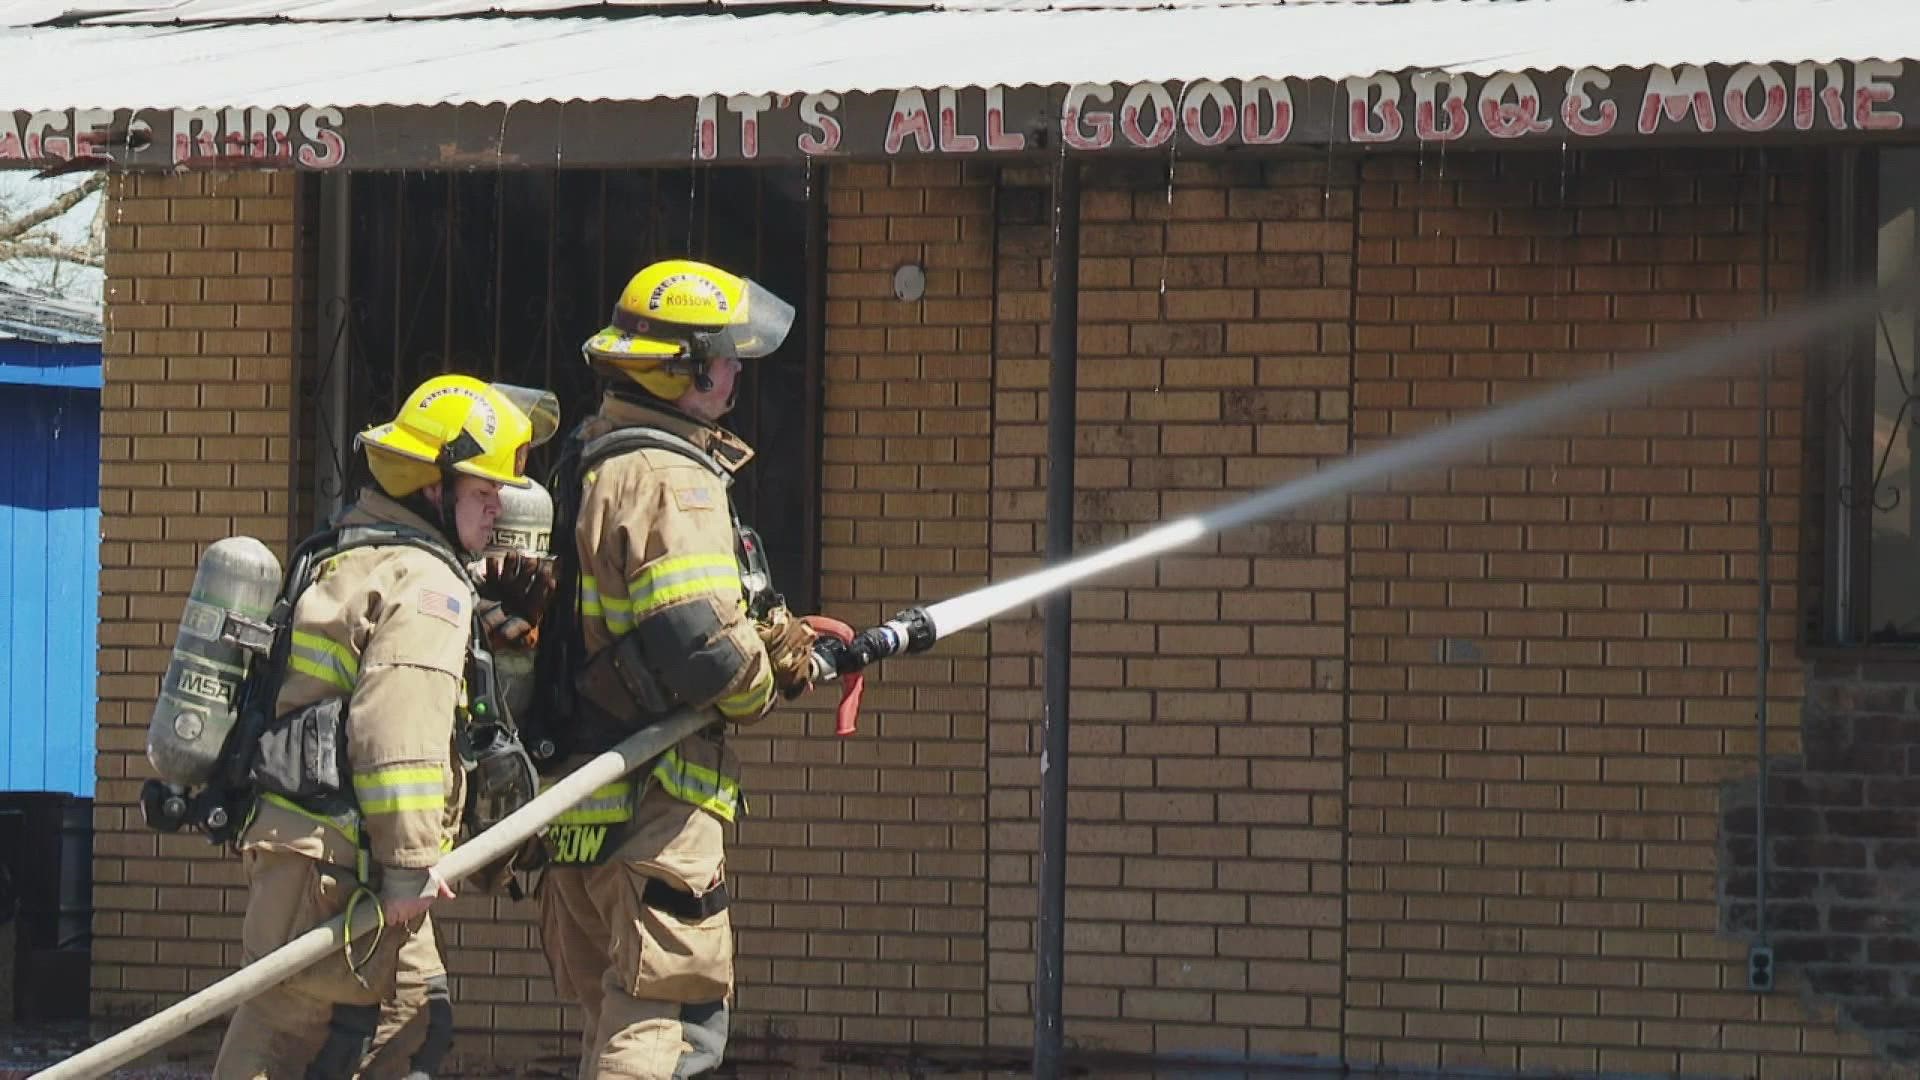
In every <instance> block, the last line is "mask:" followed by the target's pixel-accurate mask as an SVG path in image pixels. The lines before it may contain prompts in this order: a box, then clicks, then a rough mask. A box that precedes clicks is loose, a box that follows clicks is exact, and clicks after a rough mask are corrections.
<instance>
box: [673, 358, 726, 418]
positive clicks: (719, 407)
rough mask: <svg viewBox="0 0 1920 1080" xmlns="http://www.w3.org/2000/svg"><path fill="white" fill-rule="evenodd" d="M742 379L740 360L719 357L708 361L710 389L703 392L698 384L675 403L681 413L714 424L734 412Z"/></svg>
mask: <svg viewBox="0 0 1920 1080" xmlns="http://www.w3.org/2000/svg"><path fill="white" fill-rule="evenodd" d="M739 377H740V359H739V358H738V357H734V356H717V357H714V358H713V359H712V360H709V361H707V378H708V379H710V380H712V382H713V386H712V387H711V388H710V389H707V390H702V389H700V387H699V386H698V385H697V384H696V385H695V386H693V387H692V388H691V389H689V390H688V391H687V392H686V393H684V394H681V395H680V400H679V401H677V402H675V404H677V405H678V406H680V411H681V412H684V413H686V414H687V415H688V416H692V417H695V418H697V419H700V420H706V421H708V422H712V421H715V420H718V419H720V418H721V417H723V416H725V415H727V414H728V413H730V412H732V411H733V393H734V389H735V384H736V383H737V381H738V380H739Z"/></svg>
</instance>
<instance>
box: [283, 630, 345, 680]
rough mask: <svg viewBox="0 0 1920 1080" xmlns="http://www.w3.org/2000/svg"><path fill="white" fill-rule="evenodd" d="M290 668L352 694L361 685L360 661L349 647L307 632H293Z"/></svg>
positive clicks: (289, 659) (288, 662)
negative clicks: (357, 685)
mask: <svg viewBox="0 0 1920 1080" xmlns="http://www.w3.org/2000/svg"><path fill="white" fill-rule="evenodd" d="M287 666H288V667H290V668H292V669H293V670H295V671H297V672H299V673H300V674H302V675H307V676H310V677H312V678H315V679H319V680H320V681H321V682H323V683H326V684H327V685H329V686H332V687H334V688H336V689H338V690H341V691H343V692H345V693H349V694H351V693H353V687H354V684H355V683H358V682H359V681H360V661H359V660H357V659H355V658H354V655H353V653H352V652H351V651H349V650H348V649H347V648H346V646H344V645H341V644H339V643H338V642H334V641H329V640H327V639H326V638H324V637H321V636H320V635H319V634H314V633H309V632H307V631H305V630H295V631H294V632H293V647H292V648H291V649H290V650H289V651H288V653H287Z"/></svg>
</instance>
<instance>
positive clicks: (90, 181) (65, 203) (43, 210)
mask: <svg viewBox="0 0 1920 1080" xmlns="http://www.w3.org/2000/svg"><path fill="white" fill-rule="evenodd" d="M9 179H10V180H11V181H12V182H9V183H6V184H4V185H0V280H4V281H8V282H10V283H12V284H15V285H23V286H28V287H32V288H38V289H42V290H45V291H46V292H48V293H52V294H54V295H57V296H63V297H67V298H70V299H98V297H99V293H100V282H101V278H102V274H101V269H102V268H103V267H104V266H105V264H106V221H107V219H106V207H107V198H106V195H105V194H104V192H105V189H106V183H107V177H106V174H105V173H104V172H94V173H91V174H89V175H88V176H86V178H85V179H83V180H81V181H80V183H78V184H72V185H71V186H69V185H68V184H63V183H61V182H60V181H59V180H58V179H48V180H39V179H31V178H28V177H26V176H18V175H17V174H16V177H14V178H9ZM89 200H91V202H92V206H91V215H90V218H89V219H87V220H85V221H81V220H79V219H78V215H77V214H76V210H77V208H79V207H81V206H83V205H84V204H87V203H88V202H89Z"/></svg>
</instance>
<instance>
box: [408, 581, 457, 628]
mask: <svg viewBox="0 0 1920 1080" xmlns="http://www.w3.org/2000/svg"><path fill="white" fill-rule="evenodd" d="M419 607H420V614H422V615H431V616H433V617H434V618H436V619H439V620H440V621H441V622H444V623H450V624H452V625H454V626H460V625H462V624H463V623H464V621H465V620H464V619H462V618H461V616H460V601H459V599H458V598H456V597H452V596H448V595H447V594H446V593H443V592H435V591H434V590H432V589H422V590H420V605H419Z"/></svg>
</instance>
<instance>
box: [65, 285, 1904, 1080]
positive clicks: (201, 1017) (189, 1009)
mask: <svg viewBox="0 0 1920 1080" xmlns="http://www.w3.org/2000/svg"><path fill="white" fill-rule="evenodd" d="M1915 281H1916V270H1915V268H1914V267H1911V266H1910V267H1908V268H1907V269H1906V270H1905V271H1904V272H1902V273H1901V274H1900V275H1898V276H1897V277H1896V278H1894V279H1893V281H1892V282H1891V283H1889V284H1887V285H1885V286H1882V287H1879V288H1874V289H1867V290H1859V291H1857V292H1854V293H1850V294H1846V295H1843V296H1840V297H1837V298H1833V299H1829V300H1827V301H1825V302H1823V303H1820V304H1816V305H1811V306H1806V307H1802V308H1800V309H1798V310H1795V311H1790V312H1786V313H1783V314H1779V315H1776V316H1773V317H1771V318H1768V319H1764V320H1760V321H1757V322H1755V323H1753V324H1751V325H1749V326H1748V327H1746V328H1745V329H1742V330H1740V331H1738V332H1736V333H1733V334H1729V335H1727V336H1724V337H1720V338H1713V339H1709V340H1705V341H1699V342H1695V343H1693V344H1691V345H1688V346H1686V347H1684V348H1681V349H1678V350H1675V351H1673V352H1669V353H1666V354H1663V355H1660V356H1657V357H1655V358H1654V359H1652V360H1648V361H1644V362H1642V363H1639V364H1636V365H1633V366H1631V367H1625V368H1620V369H1617V370H1614V371H1610V372H1606V373H1603V374H1599V375H1593V376H1589V377H1587V378H1584V379H1580V380H1577V381H1574V382H1571V383H1568V384H1566V385H1564V386H1562V387H1560V388H1559V389H1556V390H1553V391H1550V392H1548V393H1544V394H1541V395H1539V396H1537V397H1533V398H1529V399H1526V400H1524V401H1519V402H1515V403H1512V404H1508V405H1502V406H1497V407H1494V408H1491V409H1486V410H1483V411H1481V412H1479V413H1476V414H1474V415H1473V416H1471V417H1468V418H1466V419H1464V420H1461V421H1458V422H1456V423H1453V424H1451V425H1445V426H1441V427H1437V428H1434V429H1432V430H1430V431H1427V432H1424V433H1422V434H1420V435H1417V436H1414V437H1411V438H1408V439H1404V440H1400V441H1396V442H1393V443H1390V444H1388V445H1385V446H1381V447H1379V448H1377V449H1373V450H1369V451H1367V452H1365V453H1362V454H1359V455H1356V456H1353V457H1348V458H1345V459H1343V460H1342V461H1340V462H1338V463H1337V464H1334V465H1331V466H1329V467H1327V468H1325V469H1321V470H1319V471H1317V472H1314V473H1311V474H1309V475H1306V476H1302V477H1298V478H1296V479H1293V480H1289V481H1286V482H1284V483H1281V484H1277V485H1275V486H1273V487H1270V488H1266V489H1264V490H1261V491H1258V492H1255V493H1254V494H1252V495H1249V496H1246V497H1244V498H1241V499H1238V500H1235V501H1231V502H1227V503H1224V504H1222V505H1220V506H1217V507H1215V508H1213V509H1210V510H1207V511H1204V512H1202V513H1198V514H1192V515H1188V516H1186V517H1182V518H1178V519H1176V520H1174V521H1171V522H1168V523H1166V524H1163V525H1159V526H1156V527H1155V528H1153V529H1150V530H1148V531H1146V532H1144V533H1142V534H1140V535H1139V536H1136V537H1134V538H1132V539H1129V540H1125V541H1121V542H1119V543H1117V544H1113V545H1110V546H1108V547H1105V548H1099V549H1095V550H1093V551H1091V552H1089V553H1087V554H1085V555H1082V556H1079V557H1077V558H1074V559H1072V560H1070V561H1068V562H1064V563H1060V564H1057V565H1054V566H1048V567H1044V568H1042V569H1040V570H1036V571H1033V572H1031V573H1027V574H1024V575H1021V576H1019V577H1015V578H1012V579H1010V580H1008V581H1004V582H998V583H995V584H990V585H987V586H984V587H982V588H979V589H976V590H974V591H972V592H967V593H963V594H961V595H959V596H955V597H952V598H950V599H947V600H942V601H939V602H936V603H933V604H929V605H926V606H924V607H919V606H916V607H909V608H906V609H905V610H903V611H901V612H900V613H899V614H897V615H895V616H894V617H893V618H892V619H889V620H887V621H886V622H884V623H881V624H880V625H878V626H874V627H870V628H868V629H866V630H864V631H861V632H860V633H858V634H853V633H845V634H843V635H842V634H836V635H829V634H822V635H821V636H820V638H819V639H818V641H817V643H816V645H815V647H814V655H813V661H812V673H813V678H814V681H815V682H816V683H824V682H833V681H842V682H847V683H851V682H852V680H853V679H854V677H857V676H858V675H859V674H860V673H861V672H862V671H863V670H864V669H865V668H867V667H868V666H870V665H872V664H875V663H877V662H879V661H881V660H885V659H887V658H889V657H894V656H899V655H902V654H905V653H918V652H924V651H926V650H927V649H930V648H932V647H933V646H934V644H935V643H936V642H938V641H940V640H941V639H942V638H945V637H947V636H950V635H952V634H957V633H960V632H962V631H964V630H968V629H971V628H972V627H975V626H978V625H980V624H981V623H983V622H986V621H988V620H990V619H992V618H995V617H996V616H999V615H1002V614H1005V613H1006V612H1008V611H1012V610H1014V609H1016V608H1019V607H1022V606H1024V605H1028V604H1031V603H1033V602H1035V601H1037V600H1040V599H1043V598H1045V597H1047V596H1049V595H1052V594H1053V593H1056V592H1059V591H1061V590H1063V589H1069V588H1072V587H1074V586H1075V585H1078V584H1080V583H1082V582H1085V581H1087V580H1089V579H1092V578H1095V577H1098V576H1100V575H1103V574H1106V573H1109V572H1111V571H1114V570H1118V569H1121V568H1123V567H1127V566H1130V565H1133V564H1135V563H1138V562H1140V561H1142V560H1145V559H1151V558H1155V557H1158V556H1160V555H1163V554H1166V553H1167V552H1170V551H1173V550H1176V549H1179V548H1182V547H1185V546H1187V545H1189V544H1193V543H1195V542H1197V541H1199V540H1202V539H1204V538H1206V537H1208V536H1211V535H1213V534H1215V533H1218V532H1221V531H1223V530H1226V529H1231V528H1235V527H1238V526H1241V525H1245V524H1249V523H1251V522H1255V521H1259V520H1263V519H1266V518H1270V517H1274V516H1276V515H1279V514H1282V513H1286V512H1288V511H1292V510H1295V509H1298V508H1300V507H1302V506H1304V505H1306V504H1308V503H1312V502H1315V501H1317V500H1319V499H1323V498H1327V497H1330V496H1334V495H1340V494H1345V493H1350V492H1353V491H1356V490H1359V489H1362V488H1364V487H1366V486H1367V485H1369V484H1372V483H1375V482H1378V481H1380V480H1382V479H1385V478H1386V477H1389V476H1391V475H1393V474H1395V473H1397V472H1400V471H1403V470H1409V469H1429V468H1432V467H1434V466H1435V465H1438V464H1442V463H1445V462H1449V461H1455V460H1458V459H1459V458H1460V457H1461V456H1462V455H1465V454H1467V453H1470V452H1473V451H1477V450H1479V449H1482V448H1484V447H1485V446H1487V445H1488V444H1490V443H1492V442H1493V441H1494V440H1497V439H1500V438H1504V437H1507V436H1510V435H1514V434H1518V433H1521V432H1525V431H1531V430H1535V429H1539V428H1542V427H1544V426H1546V425H1548V424H1550V423H1551V422H1553V421H1555V420H1558V419H1561V418H1564V417H1567V416H1571V415H1574V414H1576V413H1580V412H1586V411H1590V410H1594V409H1603V408H1607V407H1610V406H1614V405H1619V404H1623V403H1625V402H1628V401H1630V400H1632V399H1633V398H1635V397H1636V396H1638V395H1642V394H1645V393H1647V392H1648V391H1650V390H1654V389H1657V388H1659V387H1661V386H1665V385H1667V384H1670V383H1675V382H1680V381H1683V380H1687V379H1693V378H1699V377H1701V376H1705V375H1709V374H1713V373H1715V372H1718V371H1721V370H1724V369H1727V368H1730V367H1733V366H1735V365H1737V364H1739V363H1740V362H1742V361H1747V362H1752V361H1753V360H1755V359H1757V358H1758V357H1760V356H1762V355H1764V354H1766V353H1767V352H1769V351H1771V350H1774V349H1779V348H1783V347H1790V346H1794V345H1798V344H1801V343H1803V342H1807V341H1810V340H1813V339H1815V338H1816V337H1817V336H1818V335H1820V334H1823V333H1830V332H1834V331H1839V330H1844V329H1846V328H1847V327H1849V326H1851V325H1852V324H1854V323H1855V322H1856V321H1859V320H1862V319H1865V318H1867V317H1869V316H1871V315H1874V314H1876V313H1877V312H1879V311H1880V310H1881V309H1883V308H1886V307H1889V306H1898V305H1899V304H1900V303H1901V302H1903V301H1905V300H1907V299H1910V298H1911V294H1912V291H1913V289H1914V285H1915ZM852 689H853V687H852V686H849V690H852ZM850 699H852V696H851V695H850ZM854 700H857V699H854ZM711 722H712V717H711V716H709V715H707V714H705V713H702V712H696V711H691V710H685V709H682V710H678V711H676V712H674V713H672V714H670V715H669V716H667V717H666V718H664V719H663V720H661V721H660V722H658V723H656V724H653V725H651V726H649V727H647V728H646V729H645V730H643V731H641V732H639V733H637V734H635V735H632V736H630V737H628V738H627V739H626V740H625V741H623V742H621V743H620V744H619V745H618V746H616V747H614V748H613V749H612V750H609V751H607V752H606V753H604V754H601V755H599V756H598V757H596V758H594V759H593V760H591V761H590V762H588V763H587V764H586V765H584V766H582V767H581V768H580V769H578V770H576V771H575V772H573V773H571V774H570V775H568V776H567V777H565V778H564V779H562V780H560V781H559V782H557V783H555V784H554V785H553V786H552V787H550V788H548V789H547V790H546V791H545V792H543V793H541V794H540V795H539V796H538V797H536V798H534V799H533V800H532V801H531V802H529V803H527V804H526V805H525V806H523V807H521V808H520V809H518V810H516V811H514V812H513V813H512V814H510V815H508V816H507V817H505V818H503V819H502V820H501V821H499V822H498V823H497V824H495V825H494V826H493V827H492V828H489V829H487V830H486V831H485V832H482V833H481V834H480V835H478V836H476V837H474V838H473V839H472V840H470V841H468V842H467V843H465V844H462V845H460V846H459V847H458V848H456V849H454V850H453V851H452V852H450V853H448V855H447V856H446V858H444V859H442V860H441V862H440V871H441V874H440V876H441V877H442V878H444V879H445V880H447V881H458V880H460V879H461V878H463V877H466V876H468V875H469V874H471V873H473V872H474V871H476V870H479V869H480V868H482V867H484V866H486V865H488V864H490V863H493V862H495V861H496V860H498V859H501V858H504V857H505V856H507V855H508V854H510V853H512V852H514V851H516V850H517V849H518V848H519V847H520V846H521V845H522V844H523V843H525V842H526V841H527V840H528V839H529V838H531V837H532V836H533V835H534V834H536V833H538V832H539V831H540V830H541V829H542V828H544V827H545V825H546V824H547V822H548V821H550V820H551V819H552V818H553V817H555V816H556V815H558V814H559V813H561V812H562V811H564V810H566V809H568V808H569V807H571V806H573V805H574V804H576V803H578V802H580V801H581V800H583V799H585V798H586V797H587V796H588V795H589V794H591V793H592V792H593V791H594V790H595V789H596V788H599V787H601V786H603V785H605V784H609V783H612V782H613V781H614V780H617V779H619V778H620V777H622V776H624V775H626V774H627V773H629V772H632V771H633V770H635V769H637V768H639V767H640V766H642V765H643V764H645V763H646V762H648V761H650V760H652V759H653V758H654V757H655V756H657V755H658V754H660V753H662V752H663V751H665V750H666V749H667V748H668V747H671V746H672V745H674V744H675V743H677V742H679V741H680V740H681V739H682V738H684V737H686V736H688V735H690V734H692V733H693V732H695V731H697V730H698V729H700V728H701V727H703V726H705V725H706V724H709V723H711ZM841 728H842V733H843V734H845V733H850V732H851V720H850V717H849V716H848V715H847V714H846V712H845V711H844V710H843V713H842V719H841ZM375 918H376V915H375V914H374V913H373V912H372V911H371V910H367V911H366V914H365V916H364V919H365V922H366V925H365V926H364V929H365V930H367V931H368V932H371V930H372V923H373V920H374V919H375ZM345 923H346V917H345V916H336V917H335V918H333V919H331V920H329V921H328V922H326V923H323V924H321V925H320V926H317V927H315V928H313V929H312V930H309V931H307V932H306V933H305V934H302V935H301V936H300V937H298V938H295V939H294V940H293V941H291V942H289V943H287V944H286V945H283V946H281V947H280V948H278V949H276V950H274V951H273V952H271V953H268V954H267V955H266V956H264V957H261V958H260V959H259V960H256V961H254V962H253V963H251V964H249V965H247V966H246V967H244V968H242V969H240V970H239V971H237V972H235V973H233V974H232V975H229V976H227V977H226V978H224V979H222V980H220V981H219V982H216V983H214V984H213V985H211V986H209V987H207V988H205V989H203V990H201V991H199V992H197V993H195V994H193V995H191V996H190V997H187V998H185V999H184V1000H182V1001H179V1002H177V1003H175V1004H173V1005H172V1006H169V1007H168V1008H166V1009H164V1010H162V1011H160V1012H158V1013H155V1014H154V1015H153V1016H151V1017H148V1018H147V1019H145V1020H143V1021H141V1022H140V1023H138V1024H135V1025H133V1026H131V1027H129V1028H127V1029H125V1030H123V1031H121V1032H119V1033H118V1034H115V1035H113V1036H111V1037H109V1038H107V1039H105V1040H102V1041H101V1042H99V1043H96V1044H95V1045H93V1046H91V1047H89V1048H87V1049H86V1050H83V1051H81V1052H80V1053H78V1054H76V1055H74V1056H73V1057H71V1058H68V1059H67V1060H65V1061H63V1062H60V1063H59V1064H57V1065H55V1066H53V1067H51V1068H49V1069H47V1070H45V1071H43V1072H40V1073H38V1074H36V1076H37V1077H39V1078H44V1080H79V1078H82V1077H96V1076H101V1075H103V1074H105V1073H106V1072H108V1071H109V1070H111V1069H113V1068H116V1067H118V1066H120V1065H123V1064H125V1063H127V1062H129V1061H131V1060H133V1059H135V1058H137V1057H139V1056H140V1055H141V1054H143V1053H146V1052H147V1051H148V1050H151V1049H152V1048H154V1047H156V1046H159V1045H161V1044H163V1043H165V1042H167V1041H168V1040H170V1039H173V1038H175V1037H177V1036H179V1035H182V1034H185V1033H186V1032H188V1031H191V1030H193V1029H194V1028H196V1027H199V1026H200V1025H201V1024H204V1023H206V1022H207V1021H209V1020H212V1019H214V1018H216V1017H219V1016H221V1015H224V1014H225V1013H227V1012H229V1011H231V1010H232V1009H234V1008H235V1007H237V1006H238V1005H239V1003H240V1002H242V1001H243V1000H245V999H247V998H248V997H251V996H253V995H255V994H257V993H259V992H260V991H262V990H264V989H266V988H268V987H271V986H273V985H275V984H277V983H279V982H280V981H281V980H283V979H286V978H288V977H290V976H292V975H293V974H295V973H297V972H299V971H302V970H304V969H306V968H307V967H309V966H311V965H313V964H314V963H316V962H318V961H319V960H320V959H321V958H322V957H324V956H326V955H327V954H328V952H330V951H331V950H333V949H336V948H338V947H339V944H340V940H341V936H340V935H341V933H342V930H343V927H344V926H345ZM362 929H363V927H361V926H358V925H356V927H355V932H356V933H358V932H360V931H361V930H362Z"/></svg>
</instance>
